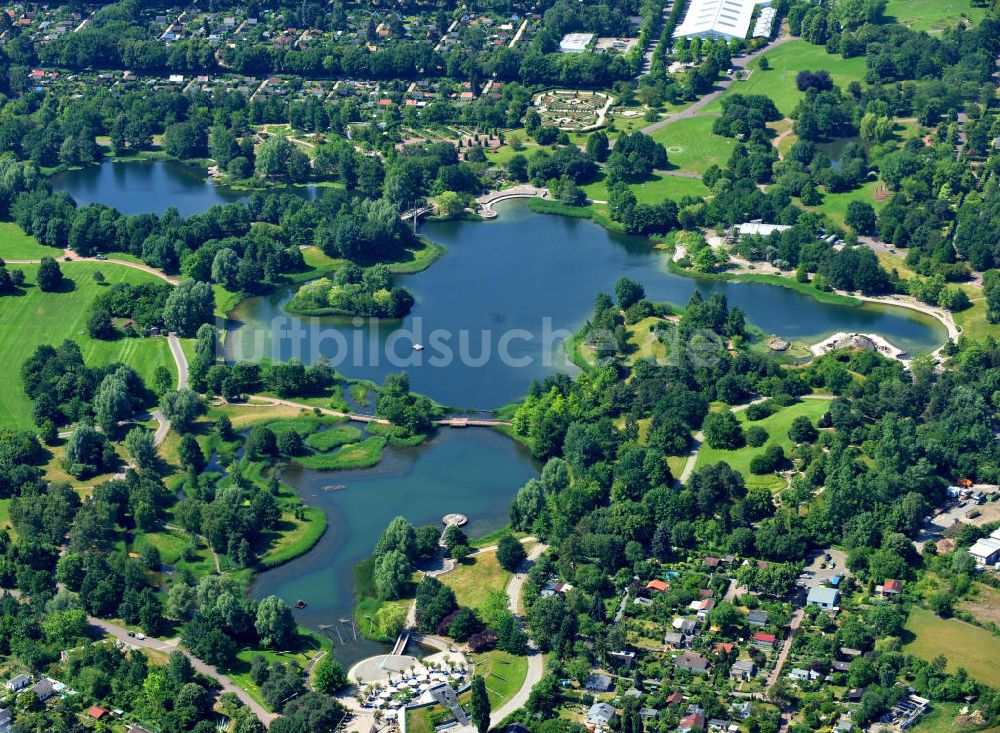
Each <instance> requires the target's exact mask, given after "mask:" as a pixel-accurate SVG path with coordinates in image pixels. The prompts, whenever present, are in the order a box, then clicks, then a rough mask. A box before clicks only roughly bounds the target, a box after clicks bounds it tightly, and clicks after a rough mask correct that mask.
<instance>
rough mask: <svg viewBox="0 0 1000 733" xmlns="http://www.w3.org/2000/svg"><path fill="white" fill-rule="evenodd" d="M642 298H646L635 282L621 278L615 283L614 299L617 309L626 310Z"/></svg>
mask: <svg viewBox="0 0 1000 733" xmlns="http://www.w3.org/2000/svg"><path fill="white" fill-rule="evenodd" d="M644 297H646V291H645V289H644V288H643V287H642V285H641V284H640V283H637V282H636V281H635V280H629V279H628V278H627V277H623V278H620V279H619V280H618V282H616V283H615V299H616V300H617V301H618V307H619V308H620V309H621V310H623V311H624V310H628V309H629V308H630V307H631V306H633V305H635V304H636V303H638V302H639V301H640V300H642V299H643V298H644Z"/></svg>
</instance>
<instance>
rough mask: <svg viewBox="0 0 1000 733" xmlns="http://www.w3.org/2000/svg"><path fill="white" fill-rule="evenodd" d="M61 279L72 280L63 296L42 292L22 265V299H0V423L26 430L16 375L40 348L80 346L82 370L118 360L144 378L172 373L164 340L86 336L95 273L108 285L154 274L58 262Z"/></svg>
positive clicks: (25, 406) (31, 268) (26, 408)
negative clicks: (3, 377)
mask: <svg viewBox="0 0 1000 733" xmlns="http://www.w3.org/2000/svg"><path fill="white" fill-rule="evenodd" d="M60 266H61V267H62V271H63V275H64V276H65V277H67V278H69V279H70V280H72V281H73V288H72V289H71V290H70V289H67V290H66V292H59V293H43V292H42V291H41V290H39V289H38V288H37V287H36V286H35V278H36V274H37V272H38V266H37V265H22V266H21V269H23V270H24V274H25V277H26V282H25V287H24V288H23V289H22V292H23V294H22V295H8V296H4V297H3V298H0V363H3V364H4V365H5V368H6V370H7V380H8V381H7V387H6V389H3V390H0V425H8V426H12V427H20V428H30V427H31V425H32V422H31V401H30V400H29V399H28V396H27V395H26V394H24V392H23V390H22V389H21V384H20V376H19V374H18V371H19V369H20V367H21V364H22V363H23V362H24V360H25V359H26V358H27V357H28V356H30V355H31V354H32V353H33V352H34V350H35V348H36V347H38V346H39V345H41V344H52V345H58V344H59V343H61V342H62V341H63V340H64V339H67V338H70V339H73V340H74V341H76V342H77V343H78V344H79V345H80V349H81V351H82V352H83V358H84V360H85V362H86V364H87V365H88V366H95V365H99V364H111V363H115V362H121V363H124V364H128V365H129V366H131V367H133V368H134V369H135V370H136V371H138V372H139V374H141V375H142V376H143V378H145V379H149V378H151V377H152V374H153V370H154V369H155V368H156V367H157V366H159V365H161V364H162V365H164V366H166V367H167V368H168V369H170V371H171V372H172V373H173V374H174V375H175V377H176V369H175V367H174V361H173V358H172V357H171V355H170V346H169V344H168V343H167V340H166V339H164V338H152V339H130V338H122V339H118V340H116V341H96V340H94V339H92V338H90V336H89V335H88V334H87V317H88V315H89V313H90V304H91V302H92V301H93V300H94V298H95V297H96V296H97V293H98V291H99V290H100V289H101V288H102V287H106V286H101V285H98V284H97V283H96V282H94V278H93V275H94V272H96V271H97V270H100V271H101V272H102V273H103V274H104V277H105V279H106V280H107V282H108V283H116V282H128V283H140V282H161V280H160V279H159V278H157V277H156V276H154V275H150V274H148V273H145V272H142V271H141V270H136V269H133V268H131V267H123V266H121V265H114V264H111V263H108V262H64V263H60Z"/></svg>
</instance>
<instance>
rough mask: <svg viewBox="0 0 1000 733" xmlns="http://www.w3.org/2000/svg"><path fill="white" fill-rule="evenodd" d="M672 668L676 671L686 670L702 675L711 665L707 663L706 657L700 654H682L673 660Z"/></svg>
mask: <svg viewBox="0 0 1000 733" xmlns="http://www.w3.org/2000/svg"><path fill="white" fill-rule="evenodd" d="M674 666H675V667H677V669H686V670H687V671H688V672H693V673H694V674H704V673H705V672H707V671H708V668H709V667H710V666H711V664H710V663H709V661H708V657H706V656H704V655H702V654H698V653H697V652H684V653H683V654H681V655H680V656H679V657H677V658H676V659H675V660H674Z"/></svg>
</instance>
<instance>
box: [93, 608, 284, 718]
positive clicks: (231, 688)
mask: <svg viewBox="0 0 1000 733" xmlns="http://www.w3.org/2000/svg"><path fill="white" fill-rule="evenodd" d="M87 622H88V623H89V624H90V625H91V626H95V627H97V628H99V629H100V630H101V631H103V632H104V633H105V634H108V635H109V636H113V637H115V638H116V639H119V640H120V641H122V642H124V643H125V644H128V645H130V646H136V647H143V648H144V649H152V650H154V651H158V652H163V653H165V654H170V653H171V652H175V651H179V652H180V653H181V654H183V655H184V656H185V657H187V658H188V659H189V660H190V661H191V666H192V667H194V668H195V670H197V671H198V672H200V673H201V674H203V675H207V676H209V677H213V678H215V679H216V680H218V681H219V684H220V685H221V688H222V690H221V691H222V692H231V693H233V694H234V695H236V697H238V698H239V699H240V702H242V703H243V704H244V705H246V706H247V707H248V708H250V709H251V710H252V711H253V712H254V715H256V716H257V718H258V719H259V720H260V722H262V723H263V724H264V725H269V724H270V723H271V721H272V720H274V719H275V718H277V717H278V716H277V715H275V714H274V713H271V712H268V711H267V710H266V709H265V708H264V706H263V705H261V704H260V703H258V702H257V701H256V700H254V699H253V698H252V697H250V694H249V693H248V692H247V691H246V690H244V689H242V688H241V687H239V686H238V685H237V684H236V683H235V682H233V681H232V680H231V679H230V678H229V677H227V676H226V675H224V674H222V673H221V672H220V671H219V670H218V669H217V668H215V667H213V666H212V665H211V664H206V663H205V662H203V661H201V660H200V659H198V657H196V656H194V655H193V654H191V652H189V651H187V650H186V649H183V648H181V646H180V644H179V641H178V640H177V639H169V640H167V641H160V640H159V639H150V638H148V637H147V638H145V639H138V638H136V637H133V636H129V632H128V629H125V628H122V627H121V626H117V625H115V624H112V623H109V622H108V621H105V620H103V619H99V618H94V617H92V616H90V617H88V618H87Z"/></svg>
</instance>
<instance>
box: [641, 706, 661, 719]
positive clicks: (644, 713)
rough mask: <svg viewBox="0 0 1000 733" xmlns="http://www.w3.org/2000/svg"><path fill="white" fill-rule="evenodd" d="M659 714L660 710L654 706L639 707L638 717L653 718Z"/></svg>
mask: <svg viewBox="0 0 1000 733" xmlns="http://www.w3.org/2000/svg"><path fill="white" fill-rule="evenodd" d="M659 714H660V711H659V710H657V709H655V708H639V717H640V718H642V719H643V720H653V719H654V718H656V717H657V716H659Z"/></svg>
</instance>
